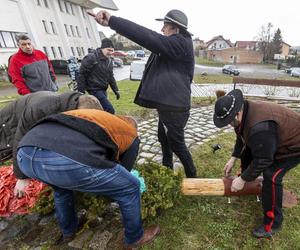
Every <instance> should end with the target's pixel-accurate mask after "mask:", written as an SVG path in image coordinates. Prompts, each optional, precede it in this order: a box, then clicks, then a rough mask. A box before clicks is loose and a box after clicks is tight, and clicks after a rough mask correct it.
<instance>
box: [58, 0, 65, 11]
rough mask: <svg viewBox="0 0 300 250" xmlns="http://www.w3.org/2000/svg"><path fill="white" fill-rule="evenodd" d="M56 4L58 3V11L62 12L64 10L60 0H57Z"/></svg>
mask: <svg viewBox="0 0 300 250" xmlns="http://www.w3.org/2000/svg"><path fill="white" fill-rule="evenodd" d="M57 2H58V6H59V9H60V11H61V12H64V8H63V5H62V3H61V0H57Z"/></svg>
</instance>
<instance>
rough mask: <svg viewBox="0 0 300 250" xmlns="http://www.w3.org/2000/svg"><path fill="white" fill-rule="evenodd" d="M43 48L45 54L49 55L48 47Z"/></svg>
mask: <svg viewBox="0 0 300 250" xmlns="http://www.w3.org/2000/svg"><path fill="white" fill-rule="evenodd" d="M43 50H44V52H45V54H46V56H48V57H49V53H48V50H47V47H45V46H44V47H43Z"/></svg>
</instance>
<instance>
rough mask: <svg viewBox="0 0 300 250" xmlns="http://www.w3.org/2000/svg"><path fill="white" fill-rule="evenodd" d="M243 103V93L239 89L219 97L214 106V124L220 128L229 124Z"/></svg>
mask: <svg viewBox="0 0 300 250" xmlns="http://www.w3.org/2000/svg"><path fill="white" fill-rule="evenodd" d="M243 103H244V98H243V93H242V91H241V90H239V89H234V90H232V91H230V92H229V93H228V94H227V95H225V96H222V97H220V98H219V99H218V100H217V101H216V104H215V113H214V124H215V125H216V127H218V128H222V127H225V126H227V125H228V124H230V123H231V122H232V121H233V120H234V118H235V116H236V115H237V113H238V112H239V111H240V110H241V108H242V106H243Z"/></svg>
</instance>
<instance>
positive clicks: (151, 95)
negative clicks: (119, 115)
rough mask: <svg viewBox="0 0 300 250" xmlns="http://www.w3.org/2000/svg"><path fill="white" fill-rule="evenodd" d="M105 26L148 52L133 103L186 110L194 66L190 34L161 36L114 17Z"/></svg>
mask: <svg viewBox="0 0 300 250" xmlns="http://www.w3.org/2000/svg"><path fill="white" fill-rule="evenodd" d="M109 26H110V28H112V29H114V30H115V31H116V32H117V33H119V34H120V35H122V36H125V37H127V38H128V39H130V40H132V41H134V42H136V43H137V44H139V45H141V46H143V47H144V48H146V49H148V50H150V51H151V52H152V54H151V55H150V57H149V59H148V62H147V64H146V66H145V70H144V74H143V78H142V80H141V84H140V86H139V89H138V91H137V94H136V97H135V101H134V102H135V103H136V104H138V105H140V106H143V107H147V108H156V109H164V110H173V111H186V110H189V109H190V102H191V82H192V80H193V75H194V66H195V61H194V50H193V43H192V38H191V36H190V35H189V34H187V33H186V34H181V33H179V34H174V35H171V36H164V35H161V34H159V33H157V32H154V31H152V30H150V29H147V28H145V27H143V26H140V25H138V24H136V23H133V22H131V21H129V20H126V19H123V18H119V17H115V16H111V18H110V19H109Z"/></svg>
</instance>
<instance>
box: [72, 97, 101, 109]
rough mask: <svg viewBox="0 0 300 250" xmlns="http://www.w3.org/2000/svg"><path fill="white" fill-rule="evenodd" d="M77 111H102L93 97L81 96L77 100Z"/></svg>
mask: <svg viewBox="0 0 300 250" xmlns="http://www.w3.org/2000/svg"><path fill="white" fill-rule="evenodd" d="M77 109H100V110H103V107H102V105H101V104H100V102H99V100H98V99H97V98H96V97H95V96H93V95H81V96H79V99H78V106H77Z"/></svg>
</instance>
